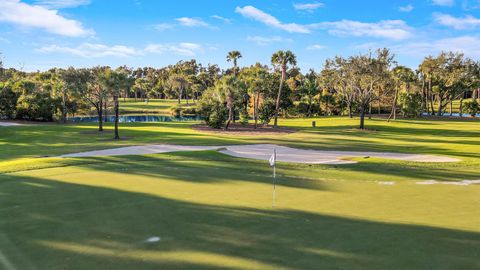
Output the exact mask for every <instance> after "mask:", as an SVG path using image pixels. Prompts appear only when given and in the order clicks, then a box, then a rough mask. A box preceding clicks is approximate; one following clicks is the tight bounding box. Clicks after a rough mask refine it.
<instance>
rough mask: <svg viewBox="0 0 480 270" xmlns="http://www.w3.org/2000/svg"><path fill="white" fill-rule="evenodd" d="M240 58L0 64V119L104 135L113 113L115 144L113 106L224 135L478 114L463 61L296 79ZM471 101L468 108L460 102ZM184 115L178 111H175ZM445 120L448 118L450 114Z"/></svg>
mask: <svg viewBox="0 0 480 270" xmlns="http://www.w3.org/2000/svg"><path fill="white" fill-rule="evenodd" d="M241 57H242V54H241V53H240V52H238V51H231V52H229V53H228V55H227V57H226V60H227V61H228V62H231V63H232V66H231V68H228V69H226V70H222V69H221V68H219V66H218V65H215V64H213V65H212V64H209V65H208V66H203V65H201V64H199V63H197V62H196V60H194V59H193V60H190V61H180V62H178V63H176V64H174V65H169V66H167V67H163V68H152V67H145V68H137V69H133V68H128V67H126V66H123V67H119V68H116V69H113V68H111V67H102V66H98V67H93V68H73V67H70V68H67V69H61V68H54V69H50V70H48V71H44V72H40V71H38V72H23V71H21V70H15V69H12V68H8V69H7V68H3V66H2V65H1V62H0V118H7V119H23V120H36V121H53V120H58V121H61V122H64V123H65V122H66V121H67V117H68V116H69V115H70V116H73V115H76V114H92V113H95V114H96V115H97V116H98V120H99V121H98V122H99V131H102V130H103V119H104V118H105V114H107V113H108V112H109V111H113V113H114V114H115V127H116V128H115V138H119V135H118V115H119V106H120V99H122V98H133V99H135V100H139V101H143V102H148V100H149V99H152V98H156V99H176V100H178V103H179V104H180V103H181V102H182V100H183V101H184V103H185V102H186V103H187V104H190V105H191V104H195V106H196V108H197V112H198V113H199V114H200V115H201V116H202V117H203V118H204V119H205V121H206V123H207V124H209V125H210V126H212V127H215V128H225V129H228V128H229V126H230V125H231V123H232V122H235V121H239V122H241V123H246V122H248V120H249V119H253V120H254V123H255V124H254V125H255V127H257V126H258V125H259V124H269V123H270V122H271V121H272V120H273V126H274V127H277V126H278V117H280V116H283V117H287V116H289V117H311V116H320V115H325V116H327V115H348V116H349V117H353V115H359V116H360V124H359V127H360V128H361V129H364V128H365V117H371V116H372V114H374V113H377V114H388V115H389V119H395V118H396V117H397V114H399V113H401V114H403V116H405V117H417V116H419V115H421V114H427V115H443V114H445V113H447V112H446V111H447V110H448V111H449V112H448V113H450V114H452V113H453V102H454V101H455V100H459V104H460V108H459V113H460V115H462V113H467V114H470V115H475V114H476V113H477V112H478V111H479V104H478V102H477V99H480V90H479V88H480V63H479V62H477V61H475V60H473V59H470V58H468V57H465V56H464V55H463V54H461V53H454V52H442V53H440V54H439V55H437V56H428V57H425V59H424V60H423V61H422V63H421V64H420V65H419V67H418V69H417V70H412V69H411V68H408V67H405V66H401V65H399V64H398V63H397V62H396V61H395V56H394V55H393V54H392V53H391V51H390V50H388V49H379V50H377V51H375V52H369V53H366V54H358V55H353V56H350V57H341V56H336V57H334V58H331V59H327V60H326V61H325V63H324V66H323V69H322V70H321V71H319V72H316V71H314V70H309V71H308V72H306V73H302V72H301V71H300V69H299V68H298V67H297V66H296V64H297V61H296V56H295V54H294V53H293V52H291V51H278V52H276V53H274V54H273V55H272V57H271V63H270V64H271V65H270V66H269V65H264V64H261V63H256V64H255V65H252V66H247V67H242V68H240V67H239V66H238V61H240V60H241ZM466 99H469V100H468V101H467V102H464V100H466ZM181 109H182V107H181V106H180V112H181ZM448 113H447V114H448Z"/></svg>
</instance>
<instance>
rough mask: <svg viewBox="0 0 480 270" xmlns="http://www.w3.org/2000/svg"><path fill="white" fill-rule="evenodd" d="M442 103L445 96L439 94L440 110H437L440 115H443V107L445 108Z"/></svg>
mask: <svg viewBox="0 0 480 270" xmlns="http://www.w3.org/2000/svg"><path fill="white" fill-rule="evenodd" d="M442 103H443V97H442V96H440V95H438V110H437V115H438V116H442V109H443V106H442Z"/></svg>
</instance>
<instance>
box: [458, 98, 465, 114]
mask: <svg viewBox="0 0 480 270" xmlns="http://www.w3.org/2000/svg"><path fill="white" fill-rule="evenodd" d="M464 96H465V94H464V95H463V96H462V97H461V98H460V107H459V108H458V114H459V116H460V117H463V112H462V111H463V97H464Z"/></svg>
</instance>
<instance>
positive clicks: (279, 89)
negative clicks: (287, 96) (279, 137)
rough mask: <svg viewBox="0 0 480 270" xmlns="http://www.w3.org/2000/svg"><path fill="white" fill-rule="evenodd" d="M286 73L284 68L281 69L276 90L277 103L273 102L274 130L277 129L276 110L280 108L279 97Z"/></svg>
mask: <svg viewBox="0 0 480 270" xmlns="http://www.w3.org/2000/svg"><path fill="white" fill-rule="evenodd" d="M286 73H287V71H286V68H285V67H282V78H281V79H280V87H279V88H278V94H277V101H276V102H275V115H274V117H275V118H274V121H273V127H274V128H277V127H278V110H279V108H280V97H281V95H282V88H283V81H284V80H285V77H286Z"/></svg>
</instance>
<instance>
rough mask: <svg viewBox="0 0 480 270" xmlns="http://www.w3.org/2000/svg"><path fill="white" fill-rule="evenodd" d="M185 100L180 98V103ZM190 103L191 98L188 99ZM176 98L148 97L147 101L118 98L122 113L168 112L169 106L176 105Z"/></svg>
mask: <svg viewBox="0 0 480 270" xmlns="http://www.w3.org/2000/svg"><path fill="white" fill-rule="evenodd" d="M186 103H187V102H186V101H185V100H182V101H181V104H183V105H186ZM189 103H190V104H191V103H192V102H191V100H190V101H189ZM177 104H178V100H176V99H149V100H148V102H147V101H146V100H143V99H141V98H138V99H137V100H136V101H135V99H133V98H128V99H125V100H124V99H120V110H121V112H122V113H123V114H138V113H151V114H167V115H168V114H170V113H171V112H170V108H171V107H173V106H176V105H177Z"/></svg>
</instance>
